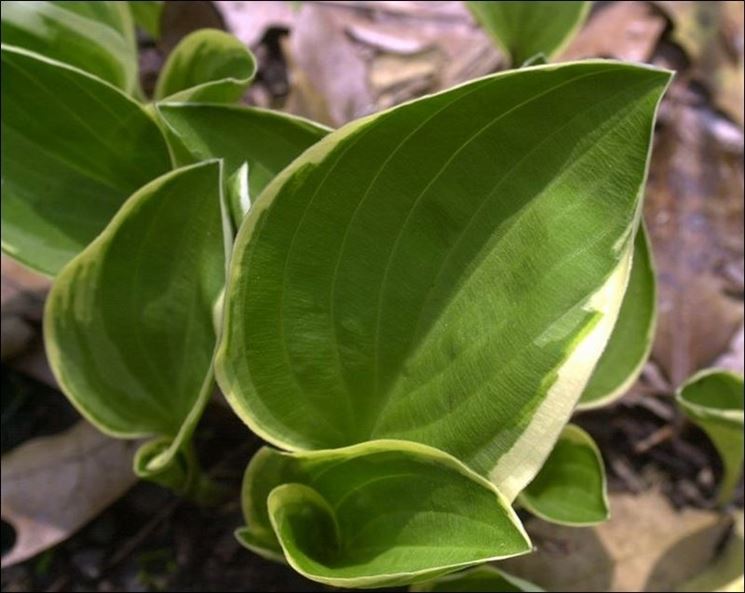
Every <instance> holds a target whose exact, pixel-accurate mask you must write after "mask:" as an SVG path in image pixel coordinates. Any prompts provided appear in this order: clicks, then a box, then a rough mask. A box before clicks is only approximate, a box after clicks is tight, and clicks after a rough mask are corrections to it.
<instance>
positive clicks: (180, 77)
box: [155, 29, 256, 103]
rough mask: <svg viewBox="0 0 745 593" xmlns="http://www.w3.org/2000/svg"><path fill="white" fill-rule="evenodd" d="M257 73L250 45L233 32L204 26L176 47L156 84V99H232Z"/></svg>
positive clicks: (216, 101) (198, 100)
mask: <svg viewBox="0 0 745 593" xmlns="http://www.w3.org/2000/svg"><path fill="white" fill-rule="evenodd" d="M255 73H256V60H255V59H254V57H253V55H252V54H251V52H250V51H249V50H248V48H247V47H246V46H245V45H243V43H241V42H240V41H239V40H238V39H236V38H235V37H234V36H233V35H230V34H229V33H225V32H224V31H219V30H217V29H200V30H199V31H195V32H194V33H191V34H189V35H187V36H186V37H184V38H183V39H182V40H181V42H179V44H178V45H177V46H176V47H175V48H173V51H172V52H171V53H170V55H169V56H168V59H167V60H166V63H165V65H164V66H163V69H162V70H161V71H160V75H159V77H158V82H157V84H156V86H155V99H156V100H158V101H162V100H164V99H167V100H169V101H191V102H193V103H198V102H202V103H232V102H233V101H237V100H238V99H240V98H241V96H242V95H243V92H244V91H245V90H246V88H247V87H248V85H249V84H250V83H251V81H252V80H253V77H254V74H255Z"/></svg>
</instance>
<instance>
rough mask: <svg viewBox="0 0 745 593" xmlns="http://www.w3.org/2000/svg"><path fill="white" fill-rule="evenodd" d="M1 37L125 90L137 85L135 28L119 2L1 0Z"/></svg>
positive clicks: (132, 90) (132, 91) (131, 92)
mask: <svg viewBox="0 0 745 593" xmlns="http://www.w3.org/2000/svg"><path fill="white" fill-rule="evenodd" d="M2 37H3V43H4V44H7V45H14V46H18V47H23V48H25V49H28V50H31V51H33V52H36V53H39V54H42V55H44V56H46V57H48V58H52V59H54V60H58V61H60V62H64V63H66V64H70V65H72V66H75V67H77V68H80V69H81V70H84V71H85V72H89V73H90V74H93V75H95V76H97V77H99V78H100V79H101V80H105V81H106V82H109V83H111V84H113V85H114V86H116V87H118V88H120V89H122V90H123V91H125V92H126V93H130V94H133V93H135V92H137V89H138V88H139V82H138V80H137V48H136V47H135V43H134V28H133V24H132V20H131V17H130V15H129V12H128V11H127V8H126V6H124V5H123V3H121V2H105V1H101V2H44V1H34V2H25V1H20V2H17V1H14V0H10V1H8V2H3V10H2Z"/></svg>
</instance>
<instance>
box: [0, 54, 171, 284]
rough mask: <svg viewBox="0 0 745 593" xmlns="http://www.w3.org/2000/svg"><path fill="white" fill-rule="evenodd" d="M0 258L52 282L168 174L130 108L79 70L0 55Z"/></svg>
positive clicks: (159, 139)
mask: <svg viewBox="0 0 745 593" xmlns="http://www.w3.org/2000/svg"><path fill="white" fill-rule="evenodd" d="M2 103H3V109H2V175H3V178H2V182H3V188H2V222H3V250H4V251H6V252H7V253H8V254H10V255H11V256H13V257H15V258H16V259H18V260H19V261H21V262H22V263H24V264H26V265H28V266H30V267H32V268H35V269H37V270H39V271H42V272H44V273H46V274H50V275H54V274H56V273H57V272H58V271H59V270H60V268H61V267H62V266H63V265H64V264H65V263H67V262H68V261H69V260H70V259H71V258H72V257H74V256H75V255H76V254H77V253H79V252H80V251H81V250H82V249H83V248H84V247H85V246H86V245H88V243H90V242H91V241H92V240H93V239H94V238H95V237H96V236H97V235H98V234H99V233H100V232H101V231H102V230H103V229H104V227H105V226H106V225H107V224H108V222H109V220H111V218H112V216H113V215H114V214H115V213H116V212H117V210H119V208H120V207H121V206H122V204H123V203H124V201H125V200H126V199H127V198H128V197H129V196H130V195H131V194H132V193H133V192H134V191H135V190H137V189H139V188H140V187H141V186H142V185H144V184H145V183H147V182H148V181H151V180H152V179H154V178H156V177H157V176H159V175H161V174H162V173H164V172H166V171H167V170H169V169H170V166H171V163H170V157H169V154H168V148H167V146H166V144H165V140H164V139H163V136H162V134H161V132H160V130H159V129H158V126H157V125H156V124H155V122H154V121H153V120H152V119H151V118H150V117H149V116H148V114H147V113H145V111H144V110H143V109H142V107H141V106H140V105H139V104H137V103H136V102H135V101H133V100H132V99H130V98H129V97H127V96H126V95H124V94H122V93H121V92H120V91H118V90H117V89H115V88H114V87H112V86H110V85H108V84H106V83H103V82H101V81H100V80H98V79H97V78H95V77H92V76H90V75H88V74H85V73H84V72H82V71H80V70H77V69H75V68H72V67H70V66H67V65H64V64H61V63H59V62H54V61H51V60H49V59H47V58H44V57H41V56H39V55H38V54H34V53H30V52H27V51H26V50H23V49H18V48H12V47H9V46H3V48H2Z"/></svg>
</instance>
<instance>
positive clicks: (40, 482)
mask: <svg viewBox="0 0 745 593" xmlns="http://www.w3.org/2000/svg"><path fill="white" fill-rule="evenodd" d="M136 447H137V443H135V442H132V441H123V440H119V439H113V438H111V437H108V436H105V435H103V434H101V433H100V432H99V431H98V430H96V429H95V428H93V427H92V426H91V425H90V424H88V423H87V422H84V421H81V422H79V423H78V424H76V425H75V426H73V427H72V428H70V429H68V430H66V431H64V432H62V433H60V434H58V435H55V436H51V437H43V438H38V439H33V440H31V441H29V442H27V443H24V444H23V445H21V446H19V447H17V448H16V449H14V450H12V451H11V452H10V453H7V454H6V455H4V456H3V458H2V470H3V480H2V494H1V495H0V514H2V518H3V519H4V520H5V521H7V522H8V523H10V524H11V525H12V526H13V527H14V528H15V530H16V541H15V545H14V546H13V548H11V550H10V551H9V552H8V553H7V554H6V555H4V556H3V557H2V566H3V568H4V567H6V566H10V565H11V564H15V563H17V562H22V561H23V560H26V559H28V558H31V557H32V556H34V555H36V554H38V553H39V552H42V551H43V550H46V549H48V548H50V547H52V546H54V545H56V544H58V543H59V542H61V541H63V540H65V539H66V538H68V537H69V536H70V535H72V534H73V533H75V532H76V531H77V530H78V529H80V528H81V527H82V526H83V525H85V524H86V523H87V522H88V521H90V520H91V519H93V518H94V517H95V516H96V515H98V514H99V513H100V512H101V511H102V510H103V509H105V508H106V507H107V506H109V505H110V504H111V503H112V502H114V501H115V500H117V499H118V498H119V497H120V496H122V495H123V494H124V493H125V492H126V491H127V490H128V489H129V488H130V487H131V486H132V485H133V484H134V483H135V482H136V481H137V478H136V477H135V475H134V472H133V471H132V458H133V456H134V452H135V449H136Z"/></svg>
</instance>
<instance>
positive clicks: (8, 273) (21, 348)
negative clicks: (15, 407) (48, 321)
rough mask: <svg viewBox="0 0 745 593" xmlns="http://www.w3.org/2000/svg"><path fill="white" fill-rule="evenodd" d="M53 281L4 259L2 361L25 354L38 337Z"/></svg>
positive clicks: (0, 278)
mask: <svg viewBox="0 0 745 593" xmlns="http://www.w3.org/2000/svg"><path fill="white" fill-rule="evenodd" d="M50 285H51V280H50V279H49V278H47V277H45V276H42V275H40V274H37V273H36V272H33V271H31V270H29V269H28V268H25V267H24V266H22V265H20V264H18V263H16V262H15V261H13V260H12V259H10V258H9V257H7V256H5V255H3V256H2V274H1V275H0V287H1V290H0V294H1V296H2V300H1V307H2V320H1V323H0V328H1V329H0V337H1V338H2V342H1V344H2V348H1V350H0V351H1V352H2V360H3V361H5V360H9V359H11V358H14V357H16V356H18V355H19V354H22V353H23V352H25V351H26V350H27V349H28V348H29V347H30V345H31V342H32V340H33V338H34V336H35V335H36V329H35V327H34V326H35V325H37V324H38V323H39V322H41V318H42V315H43V311H44V299H45V297H46V294H47V292H48V291H49V287H50Z"/></svg>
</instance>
